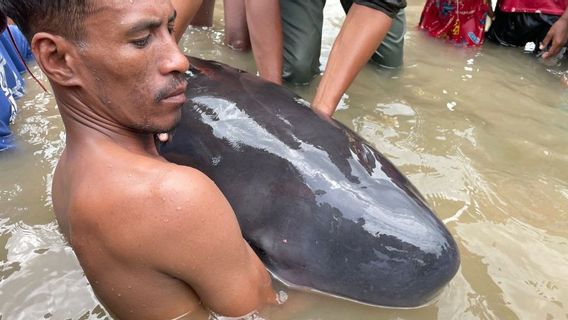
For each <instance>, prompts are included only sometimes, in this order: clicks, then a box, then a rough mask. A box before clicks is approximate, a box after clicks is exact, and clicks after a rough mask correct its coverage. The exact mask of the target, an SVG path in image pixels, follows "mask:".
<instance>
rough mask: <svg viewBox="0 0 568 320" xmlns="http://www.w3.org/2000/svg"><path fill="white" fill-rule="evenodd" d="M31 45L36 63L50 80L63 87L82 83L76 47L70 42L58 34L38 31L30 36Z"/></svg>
mask: <svg viewBox="0 0 568 320" xmlns="http://www.w3.org/2000/svg"><path fill="white" fill-rule="evenodd" d="M31 47H32V52H33V53H34V56H35V58H36V62H37V64H38V65H39V67H40V68H41V70H42V71H43V72H44V73H45V75H46V76H47V77H48V78H49V79H50V80H51V81H54V82H55V83H57V84H59V85H61V86H65V87H70V86H80V85H81V84H82V82H81V78H80V77H79V76H78V75H79V74H78V70H77V65H76V62H77V59H76V58H77V54H76V49H77V48H76V46H75V45H74V44H73V43H72V42H70V41H68V40H66V39H64V38H62V37H60V36H58V35H54V34H51V33H47V32H38V33H36V34H35V35H34V36H33V38H32V43H31Z"/></svg>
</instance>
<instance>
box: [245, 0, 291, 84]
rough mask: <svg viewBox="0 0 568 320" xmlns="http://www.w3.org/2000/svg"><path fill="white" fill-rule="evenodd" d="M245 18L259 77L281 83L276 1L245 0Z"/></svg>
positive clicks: (278, 16)
mask: <svg viewBox="0 0 568 320" xmlns="http://www.w3.org/2000/svg"><path fill="white" fill-rule="evenodd" d="M246 16H247V24H248V28H249V34H250V40H251V45H252V50H253V54H254V59H255V61H256V67H257V69H258V72H259V74H260V76H261V77H263V78H264V79H266V80H269V81H272V82H275V83H278V84H281V83H282V47H283V42H282V41H283V40H282V22H281V18H280V2H279V1H278V0H246Z"/></svg>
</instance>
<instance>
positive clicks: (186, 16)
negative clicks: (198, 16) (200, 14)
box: [171, 0, 202, 42]
mask: <svg viewBox="0 0 568 320" xmlns="http://www.w3.org/2000/svg"><path fill="white" fill-rule="evenodd" d="M171 2H172V5H173V6H174V8H175V9H176V21H175V26H174V36H175V38H176V41H177V42H179V40H180V39H181V37H182V36H183V33H184V32H185V29H187V26H188V25H189V23H190V21H191V19H193V16H194V15H195V13H196V12H197V10H199V7H200V6H201V3H202V0H171Z"/></svg>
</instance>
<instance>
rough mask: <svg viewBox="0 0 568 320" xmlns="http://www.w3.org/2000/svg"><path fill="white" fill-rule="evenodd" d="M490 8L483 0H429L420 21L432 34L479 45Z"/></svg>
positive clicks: (483, 37) (471, 44)
mask: <svg viewBox="0 0 568 320" xmlns="http://www.w3.org/2000/svg"><path fill="white" fill-rule="evenodd" d="M488 10H489V5H488V4H487V3H485V2H484V1H483V0H427V1H426V5H425V6H424V10H423V11H422V17H421V18H420V24H419V25H420V28H422V29H424V30H426V31H428V33H429V34H430V35H431V36H433V37H436V38H445V39H448V40H451V41H454V42H456V43H463V44H465V45H467V46H480V45H481V44H483V41H484V40H485V18H486V17H487V12H488Z"/></svg>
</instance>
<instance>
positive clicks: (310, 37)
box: [280, 0, 406, 84]
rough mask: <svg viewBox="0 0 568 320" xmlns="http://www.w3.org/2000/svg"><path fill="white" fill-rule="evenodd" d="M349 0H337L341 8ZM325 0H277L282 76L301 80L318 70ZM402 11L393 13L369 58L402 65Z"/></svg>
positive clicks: (310, 77) (302, 82)
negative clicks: (280, 19)
mask: <svg viewBox="0 0 568 320" xmlns="http://www.w3.org/2000/svg"><path fill="white" fill-rule="evenodd" d="M352 3H353V1H351V0H341V4H342V5H343V8H344V10H345V12H347V11H348V10H349V8H350V7H351V4H352ZM324 5H325V0H280V8H281V11H282V13H281V14H282V29H283V32H284V66H283V75H282V77H283V78H284V80H286V81H289V82H292V83H298V84H305V83H308V82H310V81H311V80H312V79H313V78H314V77H315V76H316V75H318V74H319V73H320V71H319V67H320V62H319V57H320V53H321V38H322V26H323V7H324ZM405 33H406V15H405V13H404V9H403V10H400V11H399V12H398V14H396V15H395V16H394V17H393V22H392V26H391V28H390V30H389V32H388V33H387V35H386V37H385V39H384V40H383V42H382V43H381V45H380V46H379V48H377V50H376V51H375V54H373V57H372V60H373V61H374V62H376V63H378V64H379V65H381V66H384V67H387V68H397V67H400V66H401V65H402V57H403V48H404V34H405Z"/></svg>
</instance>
